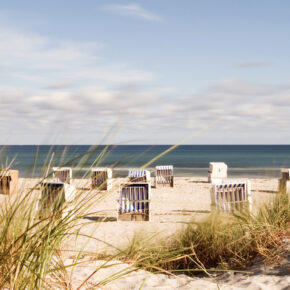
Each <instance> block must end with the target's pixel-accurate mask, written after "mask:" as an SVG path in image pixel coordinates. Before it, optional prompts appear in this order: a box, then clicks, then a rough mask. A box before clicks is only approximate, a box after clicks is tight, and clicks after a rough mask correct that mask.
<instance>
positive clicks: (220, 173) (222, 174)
mask: <svg viewBox="0 0 290 290" xmlns="http://www.w3.org/2000/svg"><path fill="white" fill-rule="evenodd" d="M227 177H228V166H227V165H226V164H225V163H223V162H210V163H209V171H208V182H209V183H220V182H222V181H223V179H225V178H227Z"/></svg>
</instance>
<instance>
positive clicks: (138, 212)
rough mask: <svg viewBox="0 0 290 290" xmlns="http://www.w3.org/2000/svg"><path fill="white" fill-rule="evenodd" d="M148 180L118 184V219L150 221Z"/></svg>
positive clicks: (149, 188)
mask: <svg viewBox="0 0 290 290" xmlns="http://www.w3.org/2000/svg"><path fill="white" fill-rule="evenodd" d="M150 190H151V186H150V182H139V183H137V182H134V183H126V184H122V185H120V200H119V202H120V207H119V213H118V220H120V221H150V220H151V217H150V210H149V205H150Z"/></svg>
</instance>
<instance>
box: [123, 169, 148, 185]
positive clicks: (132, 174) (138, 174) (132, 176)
mask: <svg viewBox="0 0 290 290" xmlns="http://www.w3.org/2000/svg"><path fill="white" fill-rule="evenodd" d="M128 177H129V180H130V182H150V171H149V170H139V169H129V172H128Z"/></svg>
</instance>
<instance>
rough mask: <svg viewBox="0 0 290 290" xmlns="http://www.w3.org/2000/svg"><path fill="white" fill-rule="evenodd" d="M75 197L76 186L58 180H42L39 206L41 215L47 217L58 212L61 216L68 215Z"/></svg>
mask: <svg viewBox="0 0 290 290" xmlns="http://www.w3.org/2000/svg"><path fill="white" fill-rule="evenodd" d="M74 198H75V187H74V186H72V185H70V184H67V183H64V182H57V181H44V182H42V183H41V199H40V202H39V206H38V208H39V216H40V217H47V216H51V215H52V214H58V215H59V216H60V217H64V216H66V215H67V214H68V212H69V210H70V209H71V208H70V204H71V203H72V201H73V200H74Z"/></svg>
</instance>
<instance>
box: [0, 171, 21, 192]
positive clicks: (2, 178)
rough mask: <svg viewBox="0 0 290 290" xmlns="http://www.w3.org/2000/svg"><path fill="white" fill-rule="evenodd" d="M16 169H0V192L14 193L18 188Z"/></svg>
mask: <svg viewBox="0 0 290 290" xmlns="http://www.w3.org/2000/svg"><path fill="white" fill-rule="evenodd" d="M18 176H19V172H18V170H11V169H3V170H0V194H11V193H16V192H17V190H18Z"/></svg>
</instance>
